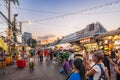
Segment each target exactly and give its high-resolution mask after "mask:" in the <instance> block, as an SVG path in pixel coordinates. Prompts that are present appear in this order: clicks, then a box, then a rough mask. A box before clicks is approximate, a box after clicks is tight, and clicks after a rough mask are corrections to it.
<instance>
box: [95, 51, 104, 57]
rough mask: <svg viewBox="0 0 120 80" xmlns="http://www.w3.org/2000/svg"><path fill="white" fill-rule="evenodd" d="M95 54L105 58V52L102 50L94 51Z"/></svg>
mask: <svg viewBox="0 0 120 80" xmlns="http://www.w3.org/2000/svg"><path fill="white" fill-rule="evenodd" d="M93 55H95V56H97V57H100V58H103V57H104V53H103V52H101V51H95V52H94V53H93Z"/></svg>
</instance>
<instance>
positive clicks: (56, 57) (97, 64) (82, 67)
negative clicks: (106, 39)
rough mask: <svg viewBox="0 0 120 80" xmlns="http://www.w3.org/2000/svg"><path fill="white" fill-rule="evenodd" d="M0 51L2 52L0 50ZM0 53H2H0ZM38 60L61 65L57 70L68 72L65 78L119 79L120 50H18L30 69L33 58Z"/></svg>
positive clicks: (73, 79)
mask: <svg viewBox="0 0 120 80" xmlns="http://www.w3.org/2000/svg"><path fill="white" fill-rule="evenodd" d="M1 53H2V52H1ZM1 55H2V54H1ZM35 55H36V56H38V61H40V62H43V60H44V59H45V61H46V62H52V63H55V64H56V65H58V66H61V67H62V68H60V69H59V70H58V71H59V72H60V73H61V74H64V75H66V74H68V75H69V76H68V77H67V79H66V80H112V77H114V79H116V80H120V51H119V50H116V49H113V50H108V51H104V50H90V51H87V50H86V48H85V47H84V48H82V50H81V52H77V51H75V50H71V49H70V50H69V49H59V50H53V49H31V50H30V51H29V52H27V51H19V52H18V55H17V58H19V56H21V57H22V59H25V60H26V61H28V62H29V68H30V70H34V65H35V64H34V63H35V58H36V57H34V56H35Z"/></svg>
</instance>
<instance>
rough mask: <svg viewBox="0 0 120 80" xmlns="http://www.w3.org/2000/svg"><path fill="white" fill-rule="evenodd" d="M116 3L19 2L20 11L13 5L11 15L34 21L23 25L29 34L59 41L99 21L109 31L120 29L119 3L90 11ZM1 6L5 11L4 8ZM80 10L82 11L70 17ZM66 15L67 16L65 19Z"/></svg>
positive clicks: (89, 0)
mask: <svg viewBox="0 0 120 80" xmlns="http://www.w3.org/2000/svg"><path fill="white" fill-rule="evenodd" d="M113 1H120V0H19V2H20V6H19V7H20V8H19V7H16V6H14V5H12V9H11V10H12V13H16V12H18V17H17V21H31V23H27V22H23V29H22V30H23V32H30V33H32V34H33V35H34V36H36V37H40V38H41V39H43V38H49V37H50V38H55V39H57V37H62V36H66V35H69V34H71V33H74V32H76V31H79V30H81V29H84V28H85V27H86V25H88V24H90V23H93V22H97V21H98V22H100V23H101V24H102V25H103V26H104V27H105V28H106V29H107V30H108V31H109V30H115V29H117V28H118V27H120V22H119V21H120V2H119V3H116V4H111V5H106V6H102V7H98V8H94V9H92V10H90V8H93V7H97V6H100V5H103V4H106V3H110V2H113ZM0 7H1V8H4V5H1V6H0ZM1 8H0V9H1ZM85 9H87V10H85ZM82 10H83V12H82ZM77 11H81V12H79V13H78V14H77V13H75V14H73V15H69V14H68V13H73V12H77ZM3 13H4V12H3ZM21 13H22V14H21ZM65 14H67V16H62V15H65ZM58 16H60V17H58ZM51 17H54V18H51ZM48 18H49V19H48ZM0 21H1V20H0Z"/></svg>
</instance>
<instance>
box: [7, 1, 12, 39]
mask: <svg viewBox="0 0 120 80" xmlns="http://www.w3.org/2000/svg"><path fill="white" fill-rule="evenodd" d="M10 7H11V5H10V0H8V20H9V21H10V22H11V19H10ZM7 39H8V40H9V41H10V40H11V26H10V23H9V22H8V38H7Z"/></svg>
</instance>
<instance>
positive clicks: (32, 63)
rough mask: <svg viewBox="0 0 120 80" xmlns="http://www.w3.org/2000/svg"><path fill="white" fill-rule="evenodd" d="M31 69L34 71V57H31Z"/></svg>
mask: <svg viewBox="0 0 120 80" xmlns="http://www.w3.org/2000/svg"><path fill="white" fill-rule="evenodd" d="M29 69H30V70H34V57H33V56H30V58H29Z"/></svg>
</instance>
